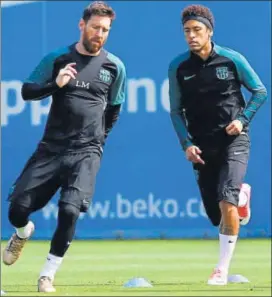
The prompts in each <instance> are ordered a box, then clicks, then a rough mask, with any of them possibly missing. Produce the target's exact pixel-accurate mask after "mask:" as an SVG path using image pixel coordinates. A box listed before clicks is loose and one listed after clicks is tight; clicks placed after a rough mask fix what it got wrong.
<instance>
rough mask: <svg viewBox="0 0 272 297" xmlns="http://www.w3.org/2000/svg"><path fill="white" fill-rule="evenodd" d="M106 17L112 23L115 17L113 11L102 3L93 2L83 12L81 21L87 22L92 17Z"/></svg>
mask: <svg viewBox="0 0 272 297" xmlns="http://www.w3.org/2000/svg"><path fill="white" fill-rule="evenodd" d="M93 15H98V16H107V17H109V18H110V19H111V21H113V20H114V19H115V17H116V14H115V12H114V10H113V9H112V8H111V7H110V6H109V5H108V4H106V3H105V2H103V1H95V2H93V3H91V4H90V5H88V6H87V7H86V8H85V9H84V11H83V16H82V18H83V20H84V21H85V22H88V20H89V19H90V18H91V17H92V16H93Z"/></svg>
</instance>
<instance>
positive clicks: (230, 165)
mask: <svg viewBox="0 0 272 297" xmlns="http://www.w3.org/2000/svg"><path fill="white" fill-rule="evenodd" d="M249 152H250V140H249V137H248V135H247V134H241V135H239V136H237V137H235V138H234V140H233V141H232V142H231V143H230V144H229V145H228V146H227V147H226V149H225V152H224V156H223V157H222V160H223V161H222V166H221V170H220V175H219V184H218V199H219V201H221V200H224V201H227V202H229V203H231V204H234V205H238V202H239V193H240V189H241V185H242V183H243V181H244V177H245V175H246V170H247V165H248V159H249Z"/></svg>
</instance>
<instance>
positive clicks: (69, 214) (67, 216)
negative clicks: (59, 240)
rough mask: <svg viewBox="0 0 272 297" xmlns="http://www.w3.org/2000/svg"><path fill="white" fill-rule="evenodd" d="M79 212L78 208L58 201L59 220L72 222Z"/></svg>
mask: <svg viewBox="0 0 272 297" xmlns="http://www.w3.org/2000/svg"><path fill="white" fill-rule="evenodd" d="M79 214H80V210H79V209H78V208H77V207H76V206H74V205H72V204H69V203H60V205H59V220H61V221H65V223H69V224H70V223H74V222H75V221H76V220H77V219H78V217H79Z"/></svg>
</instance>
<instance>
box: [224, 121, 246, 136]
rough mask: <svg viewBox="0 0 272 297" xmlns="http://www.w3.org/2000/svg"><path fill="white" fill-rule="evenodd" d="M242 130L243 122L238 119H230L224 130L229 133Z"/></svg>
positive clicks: (236, 132)
mask: <svg viewBox="0 0 272 297" xmlns="http://www.w3.org/2000/svg"><path fill="white" fill-rule="evenodd" d="M242 130H243V124H242V123H241V121H239V120H234V121H232V122H231V123H230V124H229V125H228V126H227V127H226V132H227V133H228V134H229V135H239V134H241V132H242Z"/></svg>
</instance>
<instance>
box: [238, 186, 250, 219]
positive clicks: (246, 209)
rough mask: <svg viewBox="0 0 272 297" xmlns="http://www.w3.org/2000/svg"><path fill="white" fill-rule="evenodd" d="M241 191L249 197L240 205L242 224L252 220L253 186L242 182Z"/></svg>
mask: <svg viewBox="0 0 272 297" xmlns="http://www.w3.org/2000/svg"><path fill="white" fill-rule="evenodd" d="M241 191H242V192H244V194H245V195H246V197H247V201H246V204H245V205H243V206H238V215H239V218H240V225H246V224H247V223H248V222H249V221H250V217H251V210H250V198H251V186H250V185H249V184H242V187H241Z"/></svg>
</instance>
